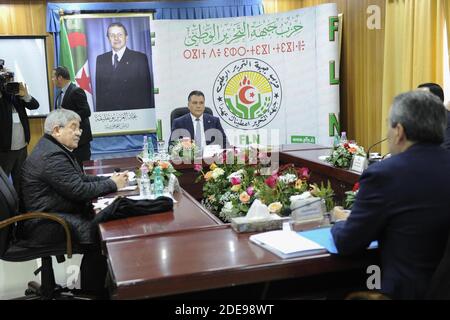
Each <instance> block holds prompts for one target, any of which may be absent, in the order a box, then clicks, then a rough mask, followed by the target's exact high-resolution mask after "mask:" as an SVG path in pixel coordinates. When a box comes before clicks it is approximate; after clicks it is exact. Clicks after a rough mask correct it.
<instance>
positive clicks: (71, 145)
mask: <svg viewBox="0 0 450 320" xmlns="http://www.w3.org/2000/svg"><path fill="white" fill-rule="evenodd" d="M80 120H81V119H80V116H79V115H78V114H76V113H75V112H73V111H71V110H67V109H57V110H54V111H52V112H50V113H49V114H48V116H47V118H46V119H45V123H44V131H45V134H44V136H43V137H42V138H41V139H40V140H39V141H38V143H37V144H36V146H35V148H34V149H33V151H32V152H31V154H30V156H29V157H28V158H27V160H26V161H25V163H24V165H23V170H22V180H21V181H22V185H23V188H22V192H21V196H20V199H21V200H22V202H23V209H24V211H25V212H48V213H52V214H55V215H57V216H59V217H62V218H63V219H64V220H66V222H67V223H68V224H69V226H70V230H71V234H72V244H73V246H74V248H75V252H76V253H82V254H83V255H84V256H83V260H82V262H81V269H80V271H81V289H83V290H85V291H86V293H91V294H95V295H97V296H103V297H104V294H105V277H106V269H107V267H106V259H105V257H104V256H102V254H101V248H100V238H99V234H98V225H96V223H95V222H94V221H93V218H94V216H95V213H94V210H93V206H92V203H91V202H92V200H93V199H96V198H98V197H101V196H103V195H106V194H108V193H112V192H116V191H117V190H118V189H120V188H123V187H125V186H126V185H127V183H128V173H127V172H123V173H117V174H114V175H113V176H112V177H110V178H108V177H99V176H91V175H86V174H84V173H83V171H82V170H81V168H80V166H79V165H78V163H77V161H76V160H75V158H74V156H73V154H72V151H73V150H75V149H76V148H77V147H78V143H79V141H80V136H81V129H80ZM19 233H20V235H18V236H19V238H20V239H24V240H26V241H27V245H29V246H32V247H33V246H36V247H39V246H42V245H48V244H53V243H54V244H64V243H65V241H66V239H65V233H64V230H63V228H62V227H61V226H60V225H59V224H57V223H54V222H52V221H49V220H43V219H30V220H27V221H26V222H23V223H22V224H21V225H20V231H19Z"/></svg>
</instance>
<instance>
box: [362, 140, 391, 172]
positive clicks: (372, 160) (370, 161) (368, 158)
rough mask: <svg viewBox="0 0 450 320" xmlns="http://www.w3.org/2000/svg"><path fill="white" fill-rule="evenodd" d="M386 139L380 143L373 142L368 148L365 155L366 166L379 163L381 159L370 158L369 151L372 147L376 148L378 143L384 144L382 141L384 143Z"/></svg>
mask: <svg viewBox="0 0 450 320" xmlns="http://www.w3.org/2000/svg"><path fill="white" fill-rule="evenodd" d="M387 139H388V138H387V137H386V138H384V139H383V140H380V141H378V142H375V143H374V144H373V145H371V146H370V147H369V149H367V154H366V157H367V162H368V164H369V165H371V164H372V163H375V162H378V161H380V160H381V159H382V158H381V157H380V158H375V159H374V158H372V159H371V158H370V150H372V148H373V147H375V146H377V145H379V144H380V143H382V142H384V141H386V140H387Z"/></svg>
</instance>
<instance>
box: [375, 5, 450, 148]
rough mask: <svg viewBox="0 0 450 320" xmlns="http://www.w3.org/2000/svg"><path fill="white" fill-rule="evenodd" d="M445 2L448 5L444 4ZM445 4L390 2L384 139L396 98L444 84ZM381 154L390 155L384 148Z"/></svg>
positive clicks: (384, 86) (386, 34)
mask: <svg viewBox="0 0 450 320" xmlns="http://www.w3.org/2000/svg"><path fill="white" fill-rule="evenodd" d="M444 2H446V1H444ZM442 13H443V2H441V1H439V0H387V2H386V30H389V31H388V32H386V33H385V46H384V70H383V103H382V121H383V126H382V136H383V137H385V136H387V131H388V127H387V122H386V119H388V116H389V109H390V105H391V103H392V100H393V98H394V97H395V96H396V95H397V94H400V93H402V92H405V91H409V90H412V89H414V88H417V86H418V85H419V84H421V83H424V82H435V83H439V84H441V85H442V84H443V56H442V55H443V43H442V39H443V33H442V32H443V31H444V15H443V14H442ZM382 152H383V153H386V152H387V146H386V145H383V148H382Z"/></svg>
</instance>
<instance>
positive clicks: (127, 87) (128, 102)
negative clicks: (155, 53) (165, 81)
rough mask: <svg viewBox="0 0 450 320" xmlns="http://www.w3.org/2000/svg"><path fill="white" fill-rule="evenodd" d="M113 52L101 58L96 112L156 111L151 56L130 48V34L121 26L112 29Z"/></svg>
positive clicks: (116, 25) (97, 76)
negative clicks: (151, 77) (149, 61)
mask: <svg viewBox="0 0 450 320" xmlns="http://www.w3.org/2000/svg"><path fill="white" fill-rule="evenodd" d="M106 36H107V38H108V40H109V43H110V44H111V49H112V50H111V51H109V52H106V53H104V54H101V55H99V56H98V57H97V64H96V71H95V97H96V101H95V106H96V107H95V110H96V111H114V110H130V109H146V108H153V103H152V98H151V97H152V95H151V93H152V85H151V81H150V70H149V65H148V59H147V56H146V55H145V54H144V53H142V52H138V51H134V50H130V49H128V48H127V47H126V44H127V39H128V32H127V29H126V28H125V26H124V25H123V24H122V23H120V22H113V23H111V24H110V25H109V26H108V31H107V34H106Z"/></svg>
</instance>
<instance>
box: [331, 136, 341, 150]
mask: <svg viewBox="0 0 450 320" xmlns="http://www.w3.org/2000/svg"><path fill="white" fill-rule="evenodd" d="M340 142H341V140H340V139H339V135H338V134H337V133H336V134H335V135H334V141H333V146H334V147H337V146H338V145H339V143H340Z"/></svg>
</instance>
